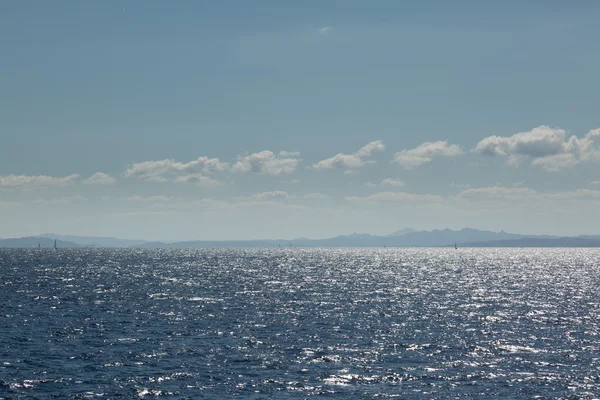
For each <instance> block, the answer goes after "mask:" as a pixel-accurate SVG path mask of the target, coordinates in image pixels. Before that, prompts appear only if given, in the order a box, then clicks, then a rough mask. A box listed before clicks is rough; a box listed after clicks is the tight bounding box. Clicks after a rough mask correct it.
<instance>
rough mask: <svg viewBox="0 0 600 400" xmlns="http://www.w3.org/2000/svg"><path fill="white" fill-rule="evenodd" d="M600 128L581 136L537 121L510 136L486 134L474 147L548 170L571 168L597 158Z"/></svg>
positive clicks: (479, 150) (599, 157)
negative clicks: (534, 124) (537, 123)
mask: <svg viewBox="0 0 600 400" xmlns="http://www.w3.org/2000/svg"><path fill="white" fill-rule="evenodd" d="M599 144H600V129H594V130H591V131H589V132H588V133H587V134H586V135H585V136H584V137H583V138H581V139H580V138H577V137H576V136H571V137H568V136H567V132H566V131H565V130H563V129H558V128H550V127H548V126H546V125H540V126H538V127H536V128H533V129H532V130H530V131H527V132H519V133H516V134H514V135H512V136H489V137H486V138H484V139H483V140H481V141H480V142H479V143H478V144H477V146H475V148H474V149H473V151H475V152H478V153H481V154H483V155H487V156H506V157H508V163H509V164H510V165H513V166H517V165H519V164H520V163H521V162H523V161H525V160H530V161H531V165H538V166H540V167H542V168H544V169H545V170H547V171H557V170H560V169H563V168H570V167H573V166H574V165H576V164H578V163H580V162H598V161H600V146H599Z"/></svg>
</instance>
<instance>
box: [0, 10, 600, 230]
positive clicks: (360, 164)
mask: <svg viewBox="0 0 600 400" xmlns="http://www.w3.org/2000/svg"><path fill="white" fill-rule="evenodd" d="M599 18H600V2H597V1H591V0H590V1H585V0H581V1H576V2H564V1H551V0H548V1H527V2H523V1H511V0H507V1H503V2H481V1H456V2H446V1H421V2H400V1H392V0H390V1H387V0H378V1H373V2H365V1H356V0H339V1H333V0H318V1H316V0H306V1H302V2H289V1H288V2H284V1H277V0H264V1H261V0H257V1H254V2H243V1H232V0H223V1H218V2H200V1H183V0H182V1H178V2H164V1H141V0H140V1H137V0H128V1H112V0H108V1H102V2H77V1H61V0H57V1H53V2H39V1H28V0H22V1H4V2H0V60H1V62H0V237H5V238H6V237H18V236H26V235H34V234H40V233H46V232H54V233H59V234H77V235H99V236H115V237H121V238H142V239H148V240H193V239H197V240H201V239H204V240H211V239H212V240H221V239H258V238H265V239H276V238H290V239H291V238H296V237H310V238H324V237H331V236H335V235H339V234H349V233H352V232H366V233H371V234H388V233H390V232H393V231H396V230H399V229H402V228H407V227H411V228H415V229H424V230H430V229H443V228H451V229H461V228H464V227H471V228H477V229H489V230H495V231H499V230H505V231H508V232H515V233H527V234H558V235H576V234H600V226H599V225H598V221H600V97H599V93H600V74H599V73H598V71H600V51H598V43H599V42H600V24H598V23H597V21H598V19H599Z"/></svg>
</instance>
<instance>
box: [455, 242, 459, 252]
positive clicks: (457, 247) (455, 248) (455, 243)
mask: <svg viewBox="0 0 600 400" xmlns="http://www.w3.org/2000/svg"><path fill="white" fill-rule="evenodd" d="M456 249H458V247H456V242H454V250H456Z"/></svg>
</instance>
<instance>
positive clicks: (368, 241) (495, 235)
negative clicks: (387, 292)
mask: <svg viewBox="0 0 600 400" xmlns="http://www.w3.org/2000/svg"><path fill="white" fill-rule="evenodd" d="M404 231H405V233H403V234H398V235H395V234H392V235H390V236H376V235H370V234H368V233H353V234H350V235H340V236H336V237H333V238H328V239H295V240H293V241H289V240H234V241H231V240H229V241H185V242H175V243H168V244H167V243H162V242H153V243H145V244H142V245H138V246H134V247H141V248H206V247H279V246H281V247H288V246H289V245H290V244H292V246H293V247H443V246H451V245H454V243H457V244H460V245H462V244H464V243H484V242H489V241H494V240H514V239H520V238H524V237H526V236H523V235H518V234H514V233H506V232H491V231H481V230H477V229H470V228H465V229H462V230H460V231H453V230H450V229H444V230H433V231H420V232H417V231H408V230H404ZM399 232H402V231H399Z"/></svg>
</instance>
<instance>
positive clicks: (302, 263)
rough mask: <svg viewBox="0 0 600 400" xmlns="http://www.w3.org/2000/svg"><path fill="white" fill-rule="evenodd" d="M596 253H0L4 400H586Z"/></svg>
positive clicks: (596, 334)
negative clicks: (312, 399)
mask: <svg viewBox="0 0 600 400" xmlns="http://www.w3.org/2000/svg"><path fill="white" fill-rule="evenodd" d="M599 287H600V251H598V250H582V249H572V250H564V249H560V250H551V249H539V250H531V249H501V250H500V249H498V250H496V249H473V250H470V249H459V250H457V251H455V250H454V249H451V250H447V249H385V250H382V249H357V250H302V249H274V250H202V251H196V250H185V251H180V250H156V251H155V250H149V251H146V250H144V251H138V250H58V251H51V250H41V251H39V250H0V398H4V399H50V398H123V399H127V398H157V397H158V398H165V399H185V398H189V399H192V398H194V399H195V398H213V399H222V398H230V397H235V396H237V397H240V398H250V399H262V398H310V397H324V398H340V399H347V398H388V397H396V398H401V399H449V398H481V399H493V398H498V399H500V398H502V399H510V398H512V399H531V398H541V399H551V398H556V399H559V398H564V399H576V398H594V397H595V396H598V395H599V394H600V377H599V374H600V297H599Z"/></svg>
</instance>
